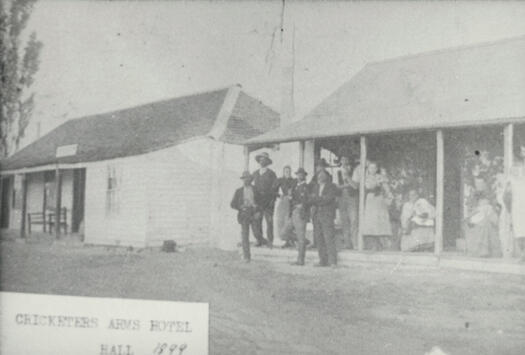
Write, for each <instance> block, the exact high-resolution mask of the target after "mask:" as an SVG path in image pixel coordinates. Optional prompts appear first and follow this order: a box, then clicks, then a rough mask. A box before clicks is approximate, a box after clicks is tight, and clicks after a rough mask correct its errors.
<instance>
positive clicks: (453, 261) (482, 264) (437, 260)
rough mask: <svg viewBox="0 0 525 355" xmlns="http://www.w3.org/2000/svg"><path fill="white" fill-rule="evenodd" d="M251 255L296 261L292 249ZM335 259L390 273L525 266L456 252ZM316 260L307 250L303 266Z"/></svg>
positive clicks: (350, 253) (350, 254)
mask: <svg viewBox="0 0 525 355" xmlns="http://www.w3.org/2000/svg"><path fill="white" fill-rule="evenodd" d="M251 253H252V258H253V259H254V260H264V261H268V262H274V263H278V264H290V263H292V262H294V261H296V260H297V251H296V250H294V249H277V248H274V249H268V248H252V250H251ZM337 257H338V265H339V266H342V267H345V268H350V269H351V268H352V267H355V265H356V264H359V265H363V264H388V265H391V266H392V269H391V271H390V272H391V273H394V272H395V271H396V270H397V269H399V268H423V269H425V268H429V269H452V270H461V271H475V272H490V273H500V274H513V275H521V276H525V263H522V262H520V261H519V260H518V259H500V258H497V259H496V258H493V259H489V258H483V259H481V258H474V257H468V256H466V255H464V254H460V253H457V252H443V253H442V254H441V255H439V256H437V255H434V254H431V253H424V252H419V253H418V252H415V253H403V252H399V251H382V252H372V251H356V250H340V251H339V253H338V255H337ZM318 259H319V257H318V255H317V250H313V249H310V250H307V252H306V265H313V264H314V263H316V262H318ZM349 272H351V270H350V271H349Z"/></svg>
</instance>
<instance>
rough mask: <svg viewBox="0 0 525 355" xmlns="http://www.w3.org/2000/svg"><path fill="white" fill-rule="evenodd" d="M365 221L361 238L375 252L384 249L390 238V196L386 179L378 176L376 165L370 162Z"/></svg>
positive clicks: (367, 175)
mask: <svg viewBox="0 0 525 355" xmlns="http://www.w3.org/2000/svg"><path fill="white" fill-rule="evenodd" d="M365 196H366V197H365V220H364V224H363V236H364V237H365V241H368V244H369V246H370V247H371V248H372V249H375V250H381V249H383V248H384V247H386V246H387V245H386V244H387V243H389V242H390V239H391V237H392V226H391V225H390V215H389V213H388V208H389V206H390V203H391V202H392V194H391V192H390V188H389V186H388V180H387V177H386V176H385V175H384V174H379V169H378V166H377V163H375V162H370V163H369V164H368V167H367V173H366V177H365Z"/></svg>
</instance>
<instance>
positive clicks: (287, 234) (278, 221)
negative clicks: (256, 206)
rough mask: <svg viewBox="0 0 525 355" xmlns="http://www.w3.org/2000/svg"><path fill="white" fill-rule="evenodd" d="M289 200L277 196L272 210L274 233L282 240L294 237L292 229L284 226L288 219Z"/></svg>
mask: <svg viewBox="0 0 525 355" xmlns="http://www.w3.org/2000/svg"><path fill="white" fill-rule="evenodd" d="M290 218H291V217H290V200H289V199H287V198H281V197H280V198H278V199H277V201H276V202H275V212H274V219H273V220H274V221H275V223H274V224H273V226H274V234H276V235H278V236H279V238H281V240H283V241H289V240H293V239H294V234H293V231H291V230H290V229H289V228H288V229H287V228H286V225H287V224H288V222H289V221H290Z"/></svg>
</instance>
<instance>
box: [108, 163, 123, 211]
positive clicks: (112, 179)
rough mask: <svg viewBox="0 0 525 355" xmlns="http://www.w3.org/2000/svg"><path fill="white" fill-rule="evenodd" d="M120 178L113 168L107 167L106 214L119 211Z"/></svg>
mask: <svg viewBox="0 0 525 355" xmlns="http://www.w3.org/2000/svg"><path fill="white" fill-rule="evenodd" d="M119 189H120V178H119V176H118V174H117V169H116V167H115V166H111V165H108V171H107V189H106V214H108V215H111V214H115V213H118V211H119Z"/></svg>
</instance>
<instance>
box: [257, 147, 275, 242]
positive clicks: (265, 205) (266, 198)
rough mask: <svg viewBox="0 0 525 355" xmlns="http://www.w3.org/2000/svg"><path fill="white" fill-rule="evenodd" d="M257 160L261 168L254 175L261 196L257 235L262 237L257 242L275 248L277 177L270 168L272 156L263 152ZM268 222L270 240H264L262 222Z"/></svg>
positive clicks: (267, 228)
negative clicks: (274, 220)
mask: <svg viewBox="0 0 525 355" xmlns="http://www.w3.org/2000/svg"><path fill="white" fill-rule="evenodd" d="M255 160H256V161H257V163H259V165H260V168H259V169H258V170H256V171H255V172H254V173H253V187H254V189H255V191H256V192H257V193H258V194H259V196H260V204H259V208H260V211H261V214H259V216H258V218H257V220H256V222H255V228H256V229H257V233H258V234H259V235H261V240H259V241H258V242H257V246H261V245H263V244H268V246H269V247H270V248H271V247H272V246H273V210H274V205H275V198H276V197H277V196H276V192H275V189H274V185H275V182H276V180H277V175H275V173H274V172H273V170H271V169H270V168H268V166H269V165H270V164H272V160H271V159H270V156H269V155H268V153H266V152H262V153H260V154H257V155H256V156H255ZM263 217H264V219H265V220H266V235H267V237H268V240H265V239H264V238H262V234H263V233H262V220H263Z"/></svg>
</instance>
